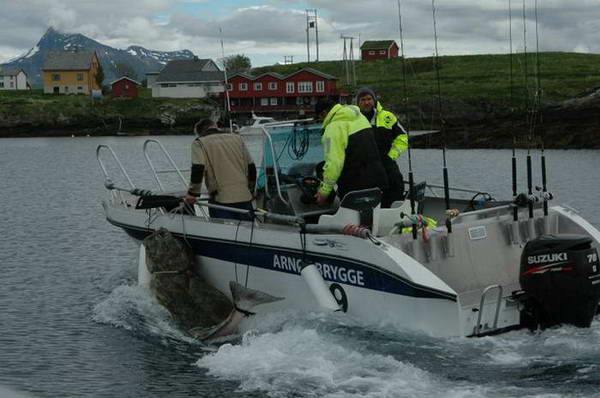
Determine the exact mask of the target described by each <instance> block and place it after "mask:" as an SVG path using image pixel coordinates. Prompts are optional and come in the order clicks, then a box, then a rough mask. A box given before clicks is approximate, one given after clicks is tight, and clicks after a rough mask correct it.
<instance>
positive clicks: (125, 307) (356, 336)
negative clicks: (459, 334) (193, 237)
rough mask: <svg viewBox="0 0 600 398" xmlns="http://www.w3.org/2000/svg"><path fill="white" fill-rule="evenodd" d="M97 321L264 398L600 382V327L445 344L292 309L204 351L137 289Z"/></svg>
mask: <svg viewBox="0 0 600 398" xmlns="http://www.w3.org/2000/svg"><path fill="white" fill-rule="evenodd" d="M93 319H94V320H95V321H96V322H99V323H103V324H109V325H112V326H115V327H118V328H123V329H126V330H129V331H132V332H133V333H135V334H138V335H141V336H147V337H150V339H151V340H158V341H159V344H161V345H164V346H173V347H177V346H179V345H180V344H181V343H184V344H191V345H194V347H196V348H200V349H199V350H193V351H194V352H195V353H196V358H197V359H196V362H195V364H196V366H198V367H199V368H200V369H202V370H203V371H205V372H206V373H207V375H209V376H212V377H214V378H216V379H219V380H221V381H225V382H233V383H237V385H238V387H237V388H238V390H239V391H240V392H242V393H259V394H264V395H266V396H269V397H286V396H303V397H304V396H319V397H342V396H343V397H352V396H355V397H358V396H361V397H388V396H389V397H419V396H445V397H512V396H522V397H582V396H593V395H594V394H597V391H596V390H595V387H594V386H596V385H598V384H599V383H600V375H599V374H600V372H599V370H600V365H599V364H598V363H597V361H596V359H595V358H598V356H600V323H594V324H593V325H592V327H591V328H587V329H580V328H576V327H572V326H563V327H557V328H551V329H547V330H545V331H543V332H541V333H538V334H535V333H530V332H528V331H525V330H521V331H514V332H510V333H506V334H504V335H501V336H494V337H483V338H472V339H467V338H447V339H442V338H432V337H426V336H424V335H422V334H417V333H413V332H401V331H398V330H395V329H392V328H391V327H384V326H382V325H369V324H362V323H356V322H354V321H352V320H351V319H349V318H348V317H345V316H344V315H341V314H337V313H306V312H297V311H292V310H289V311H281V312H275V313H267V314H260V315H257V316H253V317H250V318H246V319H244V320H243V321H242V323H241V324H240V331H241V334H240V335H238V336H231V337H228V338H226V339H220V340H217V341H215V342H213V345H212V346H207V349H202V346H203V344H201V343H199V342H197V341H196V340H194V339H192V338H189V337H187V336H186V335H185V333H184V332H183V331H181V330H180V329H179V328H178V326H177V325H176V323H175V322H174V321H173V319H172V318H171V316H170V314H169V313H168V311H167V310H166V309H164V308H163V307H162V306H161V305H160V304H159V303H158V302H157V301H156V299H154V298H153V297H152V296H151V295H150V293H149V292H148V290H146V289H144V288H142V287H138V286H119V287H117V288H116V289H114V290H113V291H112V292H111V294H110V295H109V296H108V297H107V298H106V299H105V300H104V301H102V302H101V303H99V304H97V305H96V306H95V308H94V311H93ZM209 348H210V349H209ZM185 351H187V350H185ZM198 356H200V357H199V358H198ZM575 386H577V388H575ZM582 386H588V387H582Z"/></svg>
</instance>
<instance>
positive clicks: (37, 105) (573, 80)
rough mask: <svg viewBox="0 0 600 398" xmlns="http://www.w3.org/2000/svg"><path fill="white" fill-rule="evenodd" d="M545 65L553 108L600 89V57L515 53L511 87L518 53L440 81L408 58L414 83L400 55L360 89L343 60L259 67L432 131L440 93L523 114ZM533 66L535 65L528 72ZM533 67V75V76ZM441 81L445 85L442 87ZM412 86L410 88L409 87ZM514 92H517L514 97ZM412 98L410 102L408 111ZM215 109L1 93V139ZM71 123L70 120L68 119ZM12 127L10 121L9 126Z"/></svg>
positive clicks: (375, 65) (464, 104)
mask: <svg viewBox="0 0 600 398" xmlns="http://www.w3.org/2000/svg"><path fill="white" fill-rule="evenodd" d="M538 60H539V65H540V67H539V70H540V76H539V77H540V79H539V81H540V84H541V100H542V102H543V103H545V104H552V103H556V102H559V101H563V100H566V99H569V98H572V97H574V96H577V95H579V94H581V93H582V92H585V91H589V90H591V89H592V88H595V87H599V86H600V55H599V54H579V53H564V52H544V53H540V54H539V58H538V57H537V56H536V54H527V56H524V55H523V54H514V55H513V56H512V64H513V73H512V84H511V78H510V77H511V73H510V71H511V69H510V63H511V56H509V55H507V54H498V55H491V54H490V55H465V56H444V57H440V58H439V59H438V65H439V77H440V78H439V81H438V79H437V71H436V69H435V68H434V64H433V61H434V60H433V59H432V57H424V58H408V59H407V60H406V63H405V66H406V79H403V62H402V59H400V58H394V59H388V60H376V61H371V62H366V61H356V63H355V68H356V76H357V84H356V86H349V85H347V84H346V81H345V80H346V78H345V76H346V73H345V70H344V63H343V62H342V61H323V62H318V63H316V62H311V63H297V64H293V65H277V66H270V67H261V68H256V69H255V70H254V71H253V73H256V74H257V73H264V72H267V71H273V72H278V73H282V74H287V73H291V72H295V71H296V70H298V69H300V68H302V67H311V68H314V69H317V70H320V71H322V72H325V73H328V74H331V75H333V76H336V77H338V78H339V80H338V87H339V88H347V89H349V90H350V91H354V90H356V89H357V88H358V87H361V86H370V87H371V88H373V89H374V90H375V91H376V92H377V94H378V96H379V98H380V99H381V100H382V103H383V104H384V105H385V107H386V108H388V109H390V110H391V111H393V112H395V113H397V114H403V113H410V114H413V115H418V116H416V117H418V118H420V119H421V124H422V125H423V126H422V128H428V126H427V125H426V124H427V123H430V122H427V121H428V120H433V119H434V117H433V114H434V113H435V112H436V103H437V98H438V90H439V93H440V94H441V97H442V99H443V104H444V114H445V115H447V116H453V117H455V118H458V119H461V118H463V119H464V118H468V116H469V115H470V114H473V113H475V112H478V113H483V114H492V113H494V112H503V111H506V110H508V109H510V108H513V109H515V110H520V111H523V110H524V109H526V107H525V105H526V104H527V101H531V100H532V98H533V97H534V95H535V93H536V87H537V75H536V72H535V71H536V69H537V68H536V65H537V62H538ZM526 65H527V68H526ZM525 69H527V71H528V73H527V77H525ZM438 82H439V88H438ZM405 85H406V91H405V90H404V86H405ZM511 93H512V94H511ZM404 98H407V100H408V109H407V112H403V111H404V110H405V106H404V104H403V102H404ZM210 106H211V104H210V103H207V102H205V101H203V100H199V99H174V98H152V94H151V91H150V90H149V89H146V88H143V89H142V90H141V92H140V97H139V98H135V99H127V100H123V99H113V98H111V97H110V95H107V96H105V98H104V99H102V100H98V101H93V102H92V100H91V99H90V98H89V97H88V96H83V95H79V96H77V95H48V94H44V93H43V91H42V90H39V89H38V90H31V91H0V136H2V135H3V134H2V132H3V128H2V125H3V123H6V121H7V120H8V125H10V124H11V123H12V124H19V121H20V122H21V124H23V123H26V124H30V125H32V126H49V125H50V126H53V125H57V126H58V125H65V124H70V125H73V126H98V125H99V124H103V125H104V126H105V127H106V128H107V129H108V128H109V126H110V128H113V129H114V126H116V125H117V123H118V120H119V119H122V120H124V125H125V126H132V125H137V126H145V125H148V126H152V127H153V128H154V127H155V126H158V127H161V122H160V120H161V118H162V117H163V116H164V115H165V114H169V115H172V116H175V119H176V125H175V127H180V128H182V129H186V128H191V127H190V126H191V125H193V121H197V120H198V119H200V118H202V117H206V116H207V115H208V113H209V110H210V109H209V108H210ZM65 120H67V121H68V122H67V123H65V122H64V121H65ZM5 125H6V124H5Z"/></svg>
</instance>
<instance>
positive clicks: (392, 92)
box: [255, 52, 600, 108]
mask: <svg viewBox="0 0 600 398" xmlns="http://www.w3.org/2000/svg"><path fill="white" fill-rule="evenodd" d="M537 59H538V58H537V56H536V54H533V53H530V54H527V56H524V55H523V54H513V56H512V63H513V73H512V75H513V77H512V99H511V83H510V81H511V79H510V75H511V73H510V71H511V68H510V64H511V56H510V55H507V54H499V55H491V54H490V55H465V56H443V57H440V58H439V59H438V64H439V75H440V79H439V92H440V93H441V96H442V97H443V98H445V99H450V100H460V101H464V102H477V101H485V102H486V103H489V104H495V105H503V106H513V107H516V108H519V107H522V106H523V105H524V104H525V102H526V101H527V100H528V99H529V100H531V98H533V96H534V95H535V92H536V84H537V76H536V69H537V68H536V64H537V62H538V61H537ZM402 64H403V63H402V59H401V58H395V59H389V60H388V59H386V60H376V61H370V62H367V61H356V65H355V69H356V76H357V85H356V87H353V86H348V85H346V77H345V76H346V73H345V69H344V63H343V61H324V62H319V63H315V62H311V63H300V64H294V65H278V66H271V67H262V68H256V69H255V73H263V72H267V71H273V72H278V73H284V74H285V73H291V72H294V71H296V70H298V69H299V68H301V67H311V68H314V69H318V70H320V71H322V72H325V73H329V74H331V75H333V76H336V77H338V78H339V81H338V87H348V88H349V89H350V90H354V89H356V88H357V87H362V86H370V87H372V88H373V89H374V90H375V91H376V92H377V93H378V95H380V97H382V98H384V99H385V104H386V105H387V106H388V107H391V108H398V107H399V106H400V105H401V103H402V98H403V94H402V93H403V91H404V90H403V88H404V80H403V77H402V76H403V73H402V68H403V65H402ZM526 65H527V71H528V73H527V78H526V77H525V66H526ZM599 65H600V55H599V54H579V53H564V52H544V53H540V54H539V70H540V84H541V89H542V91H541V93H542V101H544V102H546V103H552V102H557V101H562V100H565V99H568V98H572V97H574V96H576V95H578V94H580V93H582V92H584V91H586V90H589V89H590V88H592V87H598V86H600V66H599ZM436 76H437V73H436V70H435V68H434V66H433V59H432V57H426V58H407V59H406V87H407V90H406V95H407V97H408V98H409V101H411V100H412V101H415V100H416V101H429V100H431V99H432V98H434V97H437V93H438V79H437V77H436ZM511 104H512V105H511Z"/></svg>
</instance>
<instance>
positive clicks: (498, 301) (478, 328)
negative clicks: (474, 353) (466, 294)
mask: <svg viewBox="0 0 600 398" xmlns="http://www.w3.org/2000/svg"><path fill="white" fill-rule="evenodd" d="M494 289H496V290H497V291H498V294H497V296H496V308H495V312H494V323H493V324H492V327H491V328H490V327H489V326H488V327H487V328H488V329H490V330H491V331H494V330H496V329H497V328H498V316H499V315H500V304H502V292H503V289H502V286H501V285H490V286H488V287H486V288H485V289H484V290H483V293H482V294H481V300H480V302H479V314H478V315H477V324H476V325H475V336H479V335H480V334H481V332H482V331H483V329H484V325H482V324H481V320H482V318H483V309H484V305H485V299H486V297H487V295H488V293H489V292H491V291H493V290H494ZM485 326H487V325H485Z"/></svg>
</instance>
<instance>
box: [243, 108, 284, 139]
mask: <svg viewBox="0 0 600 398" xmlns="http://www.w3.org/2000/svg"><path fill="white" fill-rule="evenodd" d="M293 126H294V122H291V121H281V120H275V118H272V117H268V116H256V114H255V113H254V112H252V119H250V120H249V121H248V123H247V124H246V125H244V126H242V127H240V129H239V133H240V134H246V135H247V134H259V135H260V134H261V132H262V130H261V129H262V127H268V128H270V129H271V131H274V129H278V128H289V127H293Z"/></svg>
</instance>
